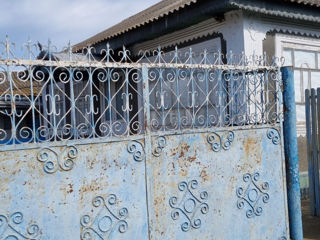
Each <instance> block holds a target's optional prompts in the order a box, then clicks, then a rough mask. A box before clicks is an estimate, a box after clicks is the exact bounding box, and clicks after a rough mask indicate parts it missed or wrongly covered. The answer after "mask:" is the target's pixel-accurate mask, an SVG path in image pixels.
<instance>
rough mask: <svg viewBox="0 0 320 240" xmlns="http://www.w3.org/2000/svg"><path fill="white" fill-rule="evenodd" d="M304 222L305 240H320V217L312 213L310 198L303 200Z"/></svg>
mask: <svg viewBox="0 0 320 240" xmlns="http://www.w3.org/2000/svg"><path fill="white" fill-rule="evenodd" d="M301 203H302V204H301V207H302V222H303V235H304V239H305V240H320V217H312V216H311V215H310V206H309V200H302V202H301Z"/></svg>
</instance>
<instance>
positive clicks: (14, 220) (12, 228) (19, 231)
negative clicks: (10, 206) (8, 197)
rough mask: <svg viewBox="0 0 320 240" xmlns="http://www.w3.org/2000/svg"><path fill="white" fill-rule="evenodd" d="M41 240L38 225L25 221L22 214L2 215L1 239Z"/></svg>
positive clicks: (0, 217) (0, 224) (0, 221)
mask: <svg viewBox="0 0 320 240" xmlns="http://www.w3.org/2000/svg"><path fill="white" fill-rule="evenodd" d="M40 238H41V231H40V228H39V226H38V225H37V224H36V223H33V222H28V223H27V224H26V223H25V222H24V220H23V214H22V213H21V212H15V213H13V214H11V215H10V216H6V215H0V239H5V240H18V239H30V240H38V239H40Z"/></svg>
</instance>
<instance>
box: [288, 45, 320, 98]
mask: <svg viewBox="0 0 320 240" xmlns="http://www.w3.org/2000/svg"><path fill="white" fill-rule="evenodd" d="M283 56H284V57H285V65H286V66H293V68H294V84H295V95H296V102H297V103H298V104H303V103H304V101H305V100H304V97H305V96H304V91H305V89H310V88H318V87H320V65H319V64H320V63H319V59H320V49H319V51H316V50H305V49H299V46H296V47H295V48H293V47H291V48H287V47H285V48H284V49H283Z"/></svg>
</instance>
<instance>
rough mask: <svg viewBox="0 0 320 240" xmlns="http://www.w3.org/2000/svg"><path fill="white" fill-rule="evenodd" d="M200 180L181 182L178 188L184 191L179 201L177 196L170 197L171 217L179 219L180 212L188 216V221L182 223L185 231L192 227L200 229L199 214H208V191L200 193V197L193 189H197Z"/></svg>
mask: <svg viewBox="0 0 320 240" xmlns="http://www.w3.org/2000/svg"><path fill="white" fill-rule="evenodd" d="M197 187H198V181H197V180H191V181H190V182H188V183H187V182H185V181H183V182H180V183H179V185H178V188H179V190H180V191H181V192H183V197H182V199H181V200H180V201H179V202H178V198H177V197H175V196H174V197H171V198H170V199H169V205H170V207H172V208H173V210H172V212H171V218H172V219H173V220H177V219H178V218H179V217H180V214H181V215H183V216H184V217H185V218H186V221H185V222H184V223H182V224H181V229H182V231H184V232H187V231H189V229H190V227H191V228H195V229H198V228H200V227H201V219H200V218H197V217H196V216H197V214H198V213H199V212H200V213H201V214H203V215H204V214H207V213H208V211H209V206H208V204H207V203H206V202H205V201H206V200H207V198H208V193H207V192H206V191H203V192H201V193H200V196H199V197H196V195H195V194H194V193H193V192H192V190H195V189H197Z"/></svg>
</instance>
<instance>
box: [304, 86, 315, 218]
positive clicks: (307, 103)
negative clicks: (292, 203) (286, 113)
mask: <svg viewBox="0 0 320 240" xmlns="http://www.w3.org/2000/svg"><path fill="white" fill-rule="evenodd" d="M310 97H311V95H310V90H309V89H306V90H305V108H306V128H307V134H306V135H307V156H308V178H309V199H310V210H311V216H315V214H316V212H315V202H314V199H315V198H314V181H313V180H314V177H313V175H314V174H313V163H312V161H313V157H312V140H311V119H310V111H311V101H310Z"/></svg>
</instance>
